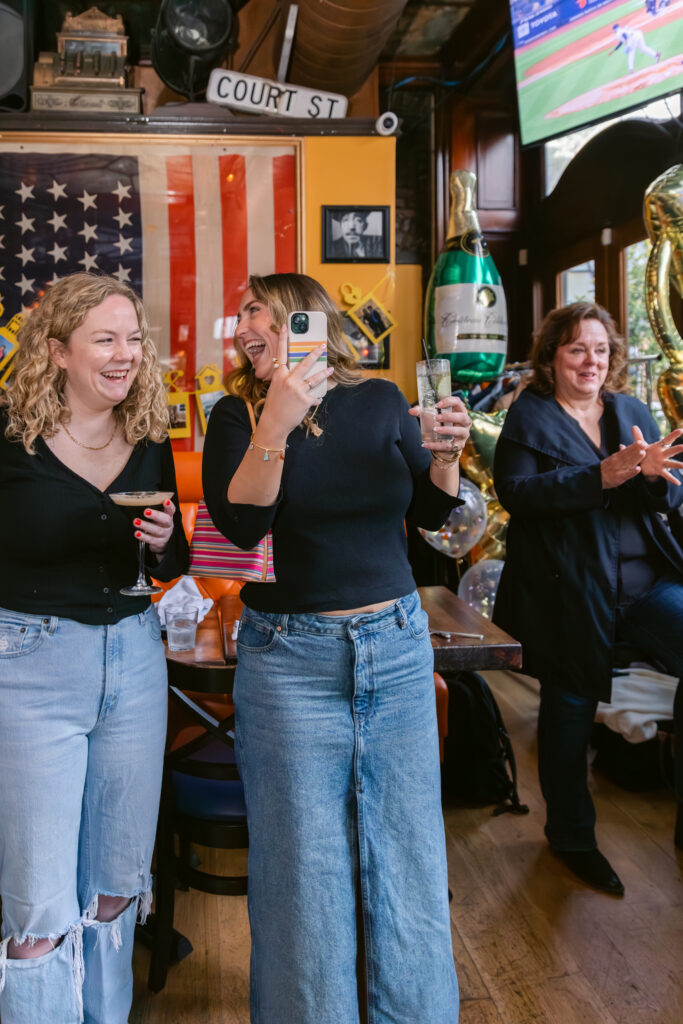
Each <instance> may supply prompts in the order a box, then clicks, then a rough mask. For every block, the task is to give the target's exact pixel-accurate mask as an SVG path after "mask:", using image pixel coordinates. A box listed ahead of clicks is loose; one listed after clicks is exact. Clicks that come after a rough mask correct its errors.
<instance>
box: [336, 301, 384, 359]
mask: <svg viewBox="0 0 683 1024" xmlns="http://www.w3.org/2000/svg"><path fill="white" fill-rule="evenodd" d="M342 318H343V327H344V334H345V336H346V340H347V341H348V342H349V344H350V345H351V347H352V348H353V350H354V352H355V354H356V358H357V360H358V365H359V366H363V367H364V368H365V369H367V370H388V369H389V366H390V360H389V344H390V341H391V337H390V335H388V334H387V335H386V336H385V337H384V338H383V339H382V341H380V342H376V341H371V340H370V338H368V336H367V334H364V333H363V331H361V329H360V327H359V326H358V324H357V323H355V321H354V320H352V319H351V317H350V316H349V314H348V313H342Z"/></svg>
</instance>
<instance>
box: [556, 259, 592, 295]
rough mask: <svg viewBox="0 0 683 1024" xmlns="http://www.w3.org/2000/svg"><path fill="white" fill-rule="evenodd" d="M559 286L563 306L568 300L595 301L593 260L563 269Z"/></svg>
mask: <svg viewBox="0 0 683 1024" xmlns="http://www.w3.org/2000/svg"><path fill="white" fill-rule="evenodd" d="M560 288H561V291H562V303H561V305H563V306H566V305H568V304H569V303H570V302H595V261H594V260H587V261H586V262H585V263H577V265H576V266H575V267H570V268H569V269H568V270H563V271H562V273H561V274H560Z"/></svg>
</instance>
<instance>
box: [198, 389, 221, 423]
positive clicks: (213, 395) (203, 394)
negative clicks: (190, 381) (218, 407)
mask: <svg viewBox="0 0 683 1024" xmlns="http://www.w3.org/2000/svg"><path fill="white" fill-rule="evenodd" d="M226 393H227V392H226V391H225V390H224V389H223V388H216V389H215V390H213V391H195V396H196V398H197V412H198V413H199V422H200V424H201V427H202V434H205V433H206V428H207V426H208V423H209V416H210V415H211V410H212V409H213V407H214V405H215V404H216V402H219V401H220V400H221V398H223V396H224V395H225V394H226Z"/></svg>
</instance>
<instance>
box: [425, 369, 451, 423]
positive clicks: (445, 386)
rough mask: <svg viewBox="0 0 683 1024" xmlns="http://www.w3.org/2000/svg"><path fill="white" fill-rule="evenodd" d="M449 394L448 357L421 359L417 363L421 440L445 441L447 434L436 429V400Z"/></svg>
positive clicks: (447, 396)
mask: <svg viewBox="0 0 683 1024" xmlns="http://www.w3.org/2000/svg"><path fill="white" fill-rule="evenodd" d="M450 394H451V364H450V363H449V361H448V359H430V360H429V362H427V360H426V359H423V360H422V361H421V362H419V363H418V364H417V401H418V405H419V407H420V430H421V432H422V440H423V441H447V440H450V438H449V435H448V434H440V433H439V432H438V430H437V429H436V416H437V413H438V411H439V410H438V409H437V408H436V404H437V402H440V401H441V399H442V398H449V397H450Z"/></svg>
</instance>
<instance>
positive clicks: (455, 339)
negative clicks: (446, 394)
mask: <svg viewBox="0 0 683 1024" xmlns="http://www.w3.org/2000/svg"><path fill="white" fill-rule="evenodd" d="M476 183H477V179H476V176H475V175H474V174H472V172H471V171H453V173H452V174H451V213H450V220H449V224H448V237H447V239H446V244H445V246H444V249H443V252H442V253H441V254H440V256H439V258H438V259H437V261H436V263H435V264H434V269H433V270H432V275H431V277H430V279H429V284H428V285H427V294H426V297H425V310H424V332H425V338H426V340H427V344H428V346H429V353H430V355H431V356H439V358H446V359H449V360H450V364H451V376H452V378H453V380H454V381H459V382H460V383H461V384H474V383H475V382H476V381H480V380H491V379H492V378H494V377H497V376H498V375H499V374H500V373H501V372H502V370H503V367H504V366H505V354H506V351H507V333H508V332H507V311H506V305H505V293H504V292H503V287H502V285H501V283H500V274H499V273H498V271H497V269H496V265H495V263H494V262H493V259H492V258H491V254H490V253H489V251H488V248H487V246H486V242H485V241H484V236H483V235H482V233H481V229H480V227H479V221H478V219H477V214H476V211H475V209H474V191H475V188H476Z"/></svg>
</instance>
